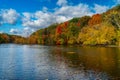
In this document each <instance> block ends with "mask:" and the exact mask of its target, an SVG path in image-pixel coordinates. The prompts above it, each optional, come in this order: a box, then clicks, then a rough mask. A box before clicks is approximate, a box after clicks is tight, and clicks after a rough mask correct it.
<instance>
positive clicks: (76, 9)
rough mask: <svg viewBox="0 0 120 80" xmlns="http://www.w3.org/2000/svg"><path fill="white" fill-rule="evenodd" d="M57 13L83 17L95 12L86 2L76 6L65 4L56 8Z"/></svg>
mask: <svg viewBox="0 0 120 80" xmlns="http://www.w3.org/2000/svg"><path fill="white" fill-rule="evenodd" d="M55 14H57V15H63V16H66V17H81V16H84V15H91V14H93V13H92V12H91V10H90V8H89V6H88V5H86V4H79V5H76V6H63V7H61V8H59V9H57V10H56V12H55Z"/></svg>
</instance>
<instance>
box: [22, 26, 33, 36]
mask: <svg viewBox="0 0 120 80" xmlns="http://www.w3.org/2000/svg"><path fill="white" fill-rule="evenodd" d="M22 31H23V32H21V34H22V35H23V36H24V37H28V36H30V35H31V33H33V32H34V31H35V30H34V29H31V28H30V27H25V28H24V29H23V30H22Z"/></svg>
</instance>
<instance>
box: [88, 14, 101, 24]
mask: <svg viewBox="0 0 120 80" xmlns="http://www.w3.org/2000/svg"><path fill="white" fill-rule="evenodd" d="M101 22H102V17H101V15H100V14H95V15H93V16H92V18H91V19H90V20H89V22H88V25H89V26H92V25H96V24H100V23H101Z"/></svg>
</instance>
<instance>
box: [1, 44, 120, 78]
mask: <svg viewBox="0 0 120 80" xmlns="http://www.w3.org/2000/svg"><path fill="white" fill-rule="evenodd" d="M0 80H120V48H119V47H78V46H43V45H17V44H0Z"/></svg>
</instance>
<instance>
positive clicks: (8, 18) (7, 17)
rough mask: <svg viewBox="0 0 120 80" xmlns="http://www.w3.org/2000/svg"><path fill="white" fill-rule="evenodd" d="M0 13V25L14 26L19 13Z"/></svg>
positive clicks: (9, 10)
mask: <svg viewBox="0 0 120 80" xmlns="http://www.w3.org/2000/svg"><path fill="white" fill-rule="evenodd" d="M0 13H1V14H0V15H1V18H2V22H1V23H2V24H3V23H9V24H15V23H16V22H17V19H18V17H19V13H17V12H16V10H14V9H2V10H1V11H0Z"/></svg>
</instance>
